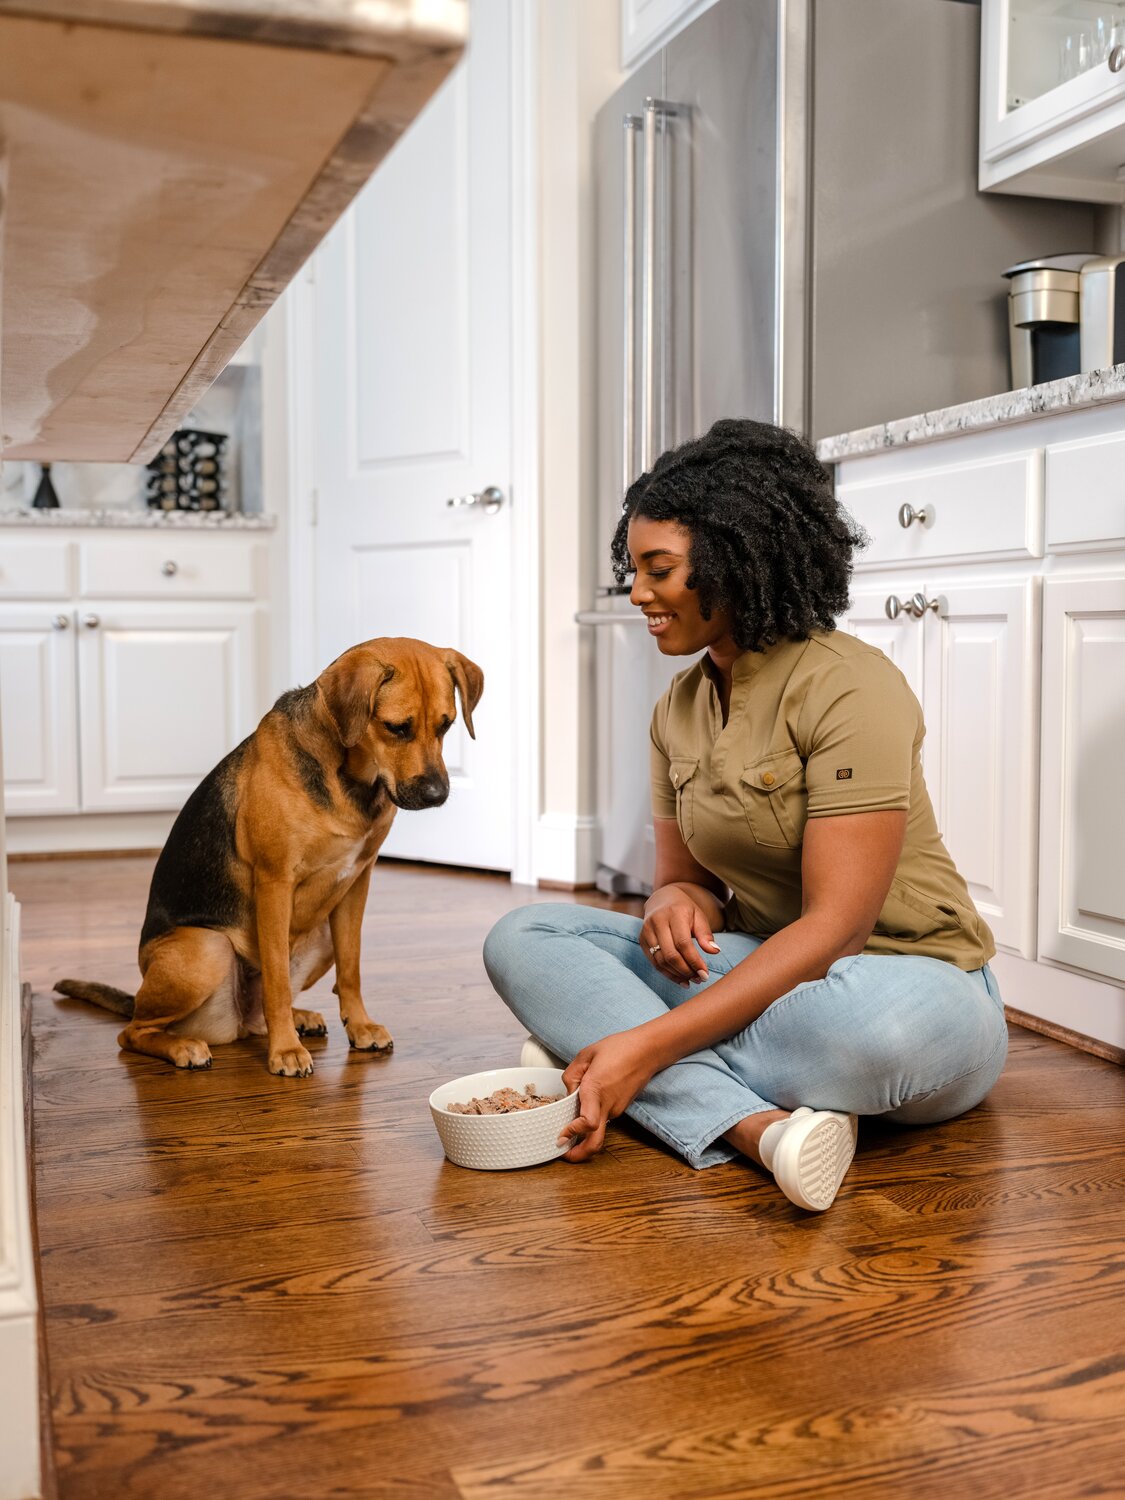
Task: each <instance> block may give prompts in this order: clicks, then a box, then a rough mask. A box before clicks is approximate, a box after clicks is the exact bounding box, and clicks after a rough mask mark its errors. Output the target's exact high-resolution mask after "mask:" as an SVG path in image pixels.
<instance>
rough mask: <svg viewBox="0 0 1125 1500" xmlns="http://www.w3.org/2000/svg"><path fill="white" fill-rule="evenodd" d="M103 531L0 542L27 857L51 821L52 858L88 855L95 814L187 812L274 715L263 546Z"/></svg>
mask: <svg viewBox="0 0 1125 1500" xmlns="http://www.w3.org/2000/svg"><path fill="white" fill-rule="evenodd" d="M91 530H94V532H95V534H93V535H81V534H74V533H70V534H67V533H62V534H61V535H57V536H51V537H37V538H33V539H32V538H27V537H26V536H20V535H16V536H11V535H9V536H4V535H3V534H2V533H0V692H2V694H3V703H4V730H3V732H4V742H3V752H4V769H5V792H6V801H7V810H8V815H9V817H11V818H12V819H18V820H19V824H18V825H17V824H15V823H13V826H12V842H13V844H15V845H17V846H18V847H19V848H21V849H29V848H34V847H37V846H36V844H35V842H34V833H35V829H36V828H39V827H43V828H47V826H48V823H49V824H50V832H51V840H52V842H50V843H48V844H45V845H44V846H43V847H50V848H54V847H58V848H64V849H65V848H81V847H86V844H85V843H84V842H83V839H84V834H83V828H84V827H85V828H86V830H87V831H88V830H89V827H90V826H91V823H90V815H106V814H117V813H121V814H134V813H167V812H175V811H177V810H178V809H179V808H180V807H181V806H182V805H183V803H184V801H185V800H186V799H187V797H188V796H189V795H190V793H191V792H192V791H193V789H194V788H195V787H196V786H197V785H198V783H199V782H200V780H201V779H202V778H203V777H204V776H205V775H206V774H207V772H208V771H209V770H211V768H212V767H213V766H214V765H215V764H217V762H218V761H220V760H221V759H222V758H223V756H224V755H226V754H227V752H228V751H229V750H231V749H232V748H233V747H234V746H235V745H236V744H237V743H238V742H239V741H240V740H241V739H243V738H244V737H245V736H246V735H247V734H248V733H250V731H251V730H252V729H253V728H254V726H255V724H256V723H257V722H258V720H259V718H260V717H261V714H262V713H263V712H264V709H265V707H266V706H267V705H266V703H265V701H264V699H265V693H264V690H263V684H264V681H265V675H266V674H265V662H264V660H263V658H264V652H265V639H266V636H265V628H264V625H265V612H264V609H263V603H264V590H265V571H266V569H265V557H264V552H265V548H264V547H263V545H262V543H261V541H259V540H257V539H255V538H254V537H253V536H246V535H222V534H217V533H206V532H199V533H187V534H185V532H184V531H180V530H178V531H177V532H175V533H172V532H171V531H169V533H168V534H167V535H163V534H161V535H148V534H138V533H130V532H126V533H125V534H121V532H120V531H118V532H117V533H116V534H114V533H111V532H108V531H97V530H95V529H93V528H91ZM185 530H186V529H185ZM35 819H39V820H41V823H35V822H34V821H33V820H35ZM95 821H97V820H96V819H95ZM60 825H64V826H62V827H60ZM107 826H108V827H109V832H108V833H107V832H106V828H107ZM100 827H101V833H100V838H101V840H102V842H101V843H100V844H99V845H98V846H99V847H135V846H137V844H138V842H139V843H140V845H141V846H148V845H150V844H151V843H152V842H153V840H154V837H155V838H159V837H162V835H161V834H159V833H157V834H155V835H154V834H153V833H152V832H151V831H150V830H149V829H148V828H146V829H145V830H143V831H141V830H139V829H138V827H137V826H135V825H130V823H129V820H128V818H123V819H121V820H120V821H119V823H116V824H112V823H111V824H108V825H107V820H106V819H105V818H104V816H103V818H102V820H101V825H100ZM17 830H18V831H17ZM29 840H30V842H29Z"/></svg>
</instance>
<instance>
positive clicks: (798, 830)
mask: <svg viewBox="0 0 1125 1500" xmlns="http://www.w3.org/2000/svg"><path fill="white" fill-rule="evenodd" d="M738 790H739V796H740V797H741V799H742V808H743V811H744V812H745V814H746V821H747V822H748V823H749V825H750V832H751V833H752V834H753V835H754V838H755V840H756V841H757V842H758V843H759V844H761V845H762V846H763V847H764V848H767V849H796V848H798V847H799V846H800V844H801V841H802V839H803V838H804V836H805V821H806V819H807V816H808V804H809V794H808V788H807V787H806V785H805V763H804V761H803V760H802V759H801V757H800V756H799V755H798V754H797V752H796V750H782V751H779V752H777V753H775V754H773V755H766V756H763V757H762V758H761V759H760V760H756V761H754V762H753V763H752V764H751V765H748V766H746V767H745V768H744V770H743V772H742V776H741V779H740V781H739V786H738Z"/></svg>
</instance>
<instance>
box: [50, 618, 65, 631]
mask: <svg viewBox="0 0 1125 1500" xmlns="http://www.w3.org/2000/svg"><path fill="white" fill-rule="evenodd" d="M51 629H52V630H69V629H70V616H69V615H56V616H55V618H54V619H53V620H52V621H51Z"/></svg>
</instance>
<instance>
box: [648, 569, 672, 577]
mask: <svg viewBox="0 0 1125 1500" xmlns="http://www.w3.org/2000/svg"><path fill="white" fill-rule="evenodd" d="M671 571H672V569H671V568H650V569H649V574H648V576H649V577H650V578H667V577H668V574H669V573H670V572H671Z"/></svg>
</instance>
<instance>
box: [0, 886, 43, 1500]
mask: <svg viewBox="0 0 1125 1500" xmlns="http://www.w3.org/2000/svg"><path fill="white" fill-rule="evenodd" d="M19 913H20V909H19V906H18V905H17V903H16V900H15V897H14V896H12V895H11V893H10V892H5V894H4V914H3V939H2V943H0V963H2V966H3V967H2V972H0V1500H28V1497H29V1496H34V1495H38V1494H39V1493H40V1482H41V1476H40V1467H39V1462H40V1459H39V1326H38V1314H39V1303H38V1298H37V1296H36V1290H35V1262H34V1259H33V1257H32V1251H31V1193H30V1185H29V1183H28V1179H27V1144H26V1140H25V1138H24V1121H23V1098H24V1074H23V1048H22V1041H21V1032H20V962H19V943H20V921H19Z"/></svg>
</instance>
